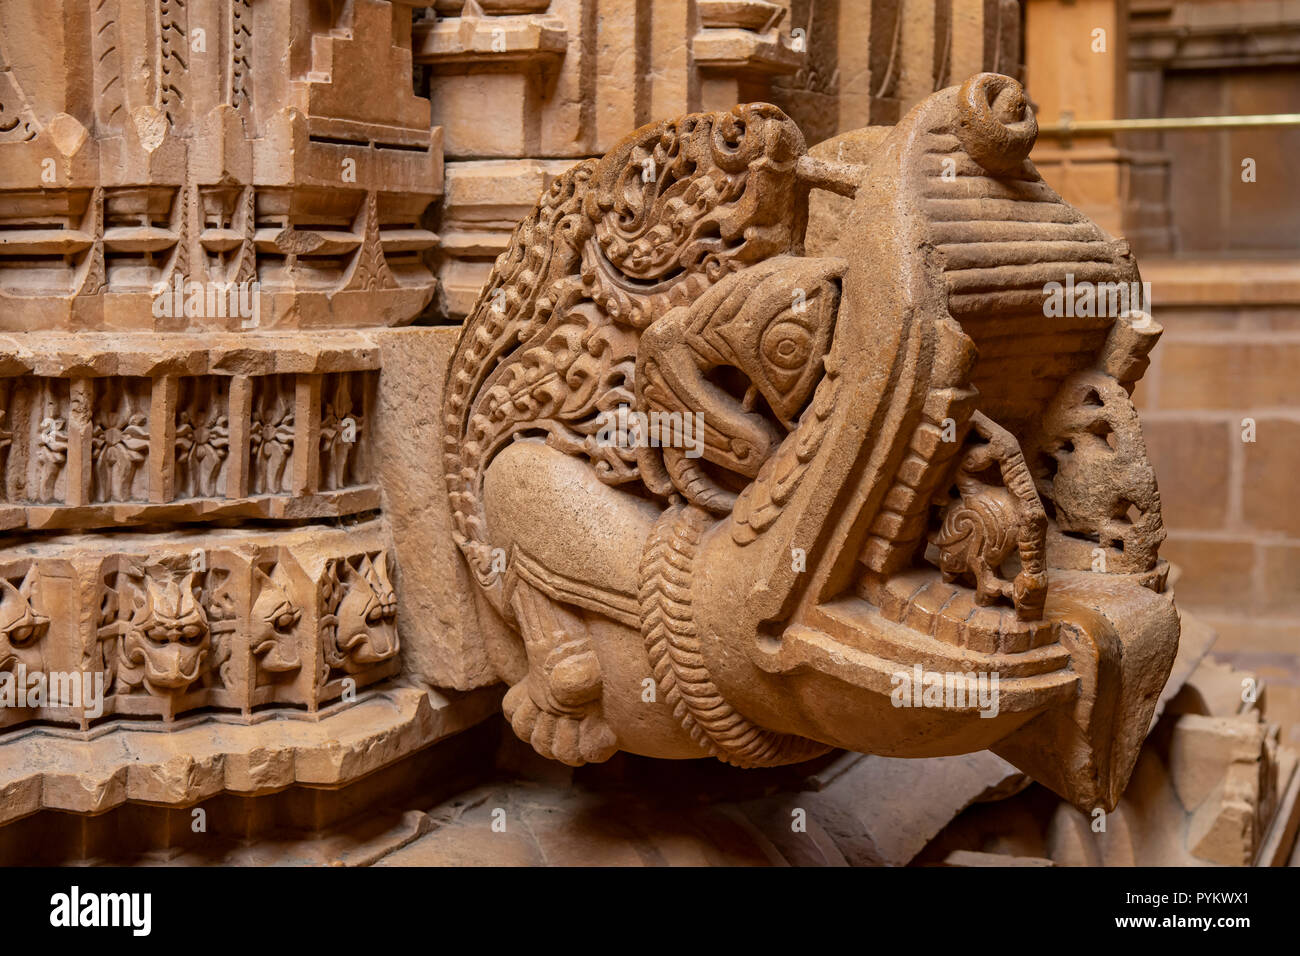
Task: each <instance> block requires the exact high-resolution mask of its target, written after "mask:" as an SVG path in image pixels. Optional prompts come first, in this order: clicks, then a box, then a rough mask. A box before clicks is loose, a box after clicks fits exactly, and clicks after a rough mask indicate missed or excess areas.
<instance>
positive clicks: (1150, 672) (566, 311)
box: [443, 74, 1178, 809]
mask: <svg viewBox="0 0 1300 956" xmlns="http://www.w3.org/2000/svg"><path fill="white" fill-rule="evenodd" d="M1036 135H1037V125H1036V122H1035V120H1034V117H1033V113H1032V110H1031V109H1030V107H1029V104H1028V102H1027V100H1026V98H1025V96H1024V93H1023V90H1021V88H1020V86H1019V84H1017V83H1016V82H1015V81H1014V80H1012V79H1010V78H1008V77H1003V76H997V75H994V74H980V75H978V76H975V77H972V78H971V79H970V80H968V81H966V82H965V83H964V84H962V85H961V86H960V87H951V88H949V89H946V90H942V91H940V92H938V93H935V94H933V95H932V96H930V97H929V98H927V99H926V100H925V101H923V102H922V103H921V104H919V105H918V106H917V107H916V108H915V109H914V110H912V112H911V113H909V114H908V116H907V117H905V118H904V119H903V120H902V121H901V122H900V123H899V124H898V126H897V127H895V128H894V129H892V130H888V131H886V130H879V129H876V130H862V131H856V132H853V133H849V134H845V135H844V136H842V137H837V138H836V140H832V141H829V142H828V143H824V144H821V145H819V146H818V147H816V148H815V149H814V150H813V151H811V152H810V151H808V150H807V149H806V148H805V146H804V142H803V138H802V136H801V134H800V133H799V131H798V129H797V127H795V126H794V124H793V123H792V122H791V121H790V119H789V118H788V117H786V116H785V115H784V114H783V113H781V111H780V110H778V109H776V108H775V107H773V106H769V105H767V104H752V105H748V106H738V107H736V108H735V109H733V110H732V111H730V112H727V113H701V114H692V115H690V116H684V117H680V118H678V119H675V120H666V121H663V122H659V123H655V124H652V125H650V126H647V127H644V128H643V129H641V130H638V131H636V132H635V133H633V134H631V135H630V136H629V137H627V139H625V140H624V141H623V142H622V143H620V144H619V145H618V146H617V147H615V149H613V150H612V151H611V152H610V153H609V154H607V155H606V156H605V157H603V158H602V159H599V160H589V161H587V162H584V163H580V164H578V165H577V166H576V167H574V168H573V169H572V170H570V171H569V172H567V173H566V174H564V175H563V176H561V177H560V178H559V179H558V180H557V181H556V182H555V184H554V185H553V186H552V188H551V189H550V190H549V191H548V193H547V194H546V195H545V196H543V198H542V200H541V201H540V202H539V204H538V206H537V208H536V209H535V210H534V211H533V213H532V214H531V215H530V216H529V217H528V218H527V219H526V220H525V221H524V222H523V223H521V224H520V226H519V227H518V228H517V229H516V231H515V234H514V237H513V239H512V242H511V246H510V248H509V249H508V250H507V252H506V253H504V254H503V255H502V256H501V257H500V258H499V259H498V261H497V263H496V267H495V269H494V271H493V273H492V275H491V277H490V278H489V280H488V283H487V285H486V287H485V288H484V290H483V292H482V295H481V296H480V299H479V301H478V304H477V305H476V307H475V309H474V311H473V314H472V315H471V316H470V318H469V319H468V320H467V322H466V324H465V327H464V330H463V332H462V334H461V339H460V343H459V345H458V348H457V351H456V354H455V355H454V356H453V360H452V363H451V367H450V369H449V371H448V377H447V386H446V392H445V397H444V407H443V421H444V432H445V436H446V439H445V441H446V443H445V446H444V452H445V465H444V473H445V474H446V475H447V482H448V499H449V502H450V505H451V512H452V520H453V536H454V538H455V540H456V542H457V544H458V545H459V546H460V548H461V550H462V552H463V554H464V556H465V558H466V562H467V566H468V568H469V570H470V572H471V574H472V576H473V579H474V581H475V582H476V584H477V586H478V587H479V588H480V590H481V592H482V596H483V598H484V599H485V600H484V607H485V611H484V613H488V614H492V615H494V616H496V617H498V618H499V619H500V620H499V621H498V622H493V626H492V627H491V628H485V630H491V631H492V632H493V633H496V632H497V631H498V630H500V628H501V626H504V627H505V628H506V629H508V630H509V631H511V632H513V633H515V634H517V635H518V644H517V645H512V646H511V647H505V646H496V645H492V644H489V645H487V646H486V647H485V648H484V650H483V653H484V656H485V657H487V658H489V659H491V660H492V663H493V666H495V668H496V670H497V674H498V676H499V677H500V678H501V679H502V680H503V681H505V682H506V683H508V684H509V685H510V689H509V691H508V692H507V694H506V696H505V699H504V710H505V713H506V715H507V717H508V718H509V720H510V722H511V725H512V727H513V728H514V730H515V732H516V733H517V734H518V735H519V736H520V737H522V738H523V739H525V740H527V741H529V742H530V743H531V744H532V745H533V747H534V748H535V749H537V750H538V752H540V753H542V754H543V755H545V756H548V757H554V758H556V759H559V760H562V761H564V762H566V763H570V764H580V763H583V762H585V761H596V760H603V759H606V758H607V757H608V756H609V755H610V754H612V753H613V752H614V751H616V750H618V749H625V750H629V751H632V752H636V753H641V754H645V755H649V756H657V757H670V758H681V757H691V756H713V757H717V758H719V759H721V760H724V761H727V762H729V763H733V764H736V765H739V766H770V765H775V764H782V763H791V762H795V761H799V760H803V759H807V758H809V757H811V756H813V755H816V754H818V753H821V752H824V751H825V750H826V749H827V748H829V747H843V748H848V749H852V750H858V751H863V752H869V753H878V754H884V755H889V756H902V757H926V756H940V755H945V754H957V753H966V752H970V751H975V750H979V749H983V748H992V749H994V750H995V751H996V752H997V753H999V754H1001V755H1002V756H1004V757H1006V758H1007V759H1008V760H1011V761H1012V762H1014V763H1016V764H1017V765H1018V766H1020V767H1021V768H1022V769H1025V770H1026V771H1027V772H1029V773H1030V774H1032V775H1033V776H1034V777H1035V778H1036V779H1038V780H1040V781H1041V782H1043V783H1044V784H1046V785H1047V786H1049V787H1052V788H1054V789H1056V790H1057V791H1058V792H1060V793H1062V794H1064V795H1065V796H1067V797H1068V798H1069V799H1071V800H1073V801H1075V802H1076V803H1077V804H1078V805H1079V806H1084V807H1088V808H1090V809H1091V808H1093V807H1095V806H1113V805H1114V803H1115V801H1116V800H1118V798H1119V794H1120V792H1121V791H1122V789H1123V786H1124V784H1125V783H1126V782H1127V778H1128V775H1129V773H1130V771H1131V769H1132V766H1133V761H1134V759H1136V753H1137V748H1138V745H1139V743H1140V741H1141V740H1142V739H1143V736H1144V735H1145V732H1146V729H1147V726H1148V724H1149V721H1150V718H1151V713H1152V707H1153V706H1154V701H1155V699H1156V696H1157V693H1158V690H1159V687H1160V685H1161V684H1162V683H1163V681H1164V680H1165V677H1166V676H1167V674H1168V670H1169V666H1170V664H1171V662H1172V658H1173V651H1174V649H1175V648H1176V645H1177V631H1178V623H1177V616H1176V614H1175V613H1174V611H1173V607H1172V603H1171V601H1170V599H1169V597H1168V596H1167V595H1164V594H1162V593H1160V592H1161V590H1162V587H1163V576H1162V574H1161V573H1159V571H1160V568H1159V564H1160V563H1159V559H1158V556H1157V554H1156V546H1157V545H1158V543H1159V540H1158V537H1159V536H1158V534H1157V533H1156V531H1155V530H1154V528H1155V527H1156V526H1155V525H1154V524H1153V523H1152V522H1155V521H1158V502H1156V501H1155V500H1154V498H1153V496H1154V480H1153V479H1152V480H1151V482H1150V483H1148V484H1144V481H1146V477H1149V476H1147V474H1146V472H1144V471H1143V469H1144V468H1146V469H1147V471H1149V466H1146V464H1145V449H1144V448H1142V447H1141V445H1140V436H1139V439H1138V441H1137V442H1133V441H1130V442H1128V443H1127V444H1124V445H1123V446H1122V449H1121V450H1120V451H1117V452H1115V454H1116V455H1117V456H1118V457H1116V458H1114V460H1113V461H1109V460H1108V461H1109V463H1108V464H1105V465H1104V466H1102V465H1101V464H1098V463H1100V462H1101V458H1100V457H1095V458H1094V466H1093V467H1091V468H1089V469H1087V470H1086V474H1085V471H1084V470H1076V468H1075V466H1074V465H1067V464H1065V463H1062V464H1061V465H1060V467H1058V469H1057V471H1056V473H1055V477H1056V480H1055V481H1049V480H1046V477H1045V476H1044V475H1043V474H1042V472H1041V466H1040V459H1039V457H1038V452H1039V450H1040V444H1041V441H1040V440H1044V439H1043V436H1048V438H1050V439H1051V440H1052V441H1056V440H1057V439H1058V438H1059V439H1060V442H1061V443H1060V444H1057V445H1055V446H1052V450H1055V451H1058V452H1059V451H1061V450H1062V449H1064V448H1065V445H1064V444H1063V443H1064V442H1065V441H1067V440H1069V439H1068V434H1069V433H1071V430H1072V429H1073V430H1076V431H1077V430H1078V429H1080V428H1081V429H1083V430H1084V431H1085V432H1087V434H1089V435H1092V436H1094V437H1098V439H1099V440H1102V441H1105V436H1104V435H1101V434H1100V432H1099V431H1098V429H1100V428H1103V427H1109V428H1112V429H1113V430H1114V431H1115V432H1116V433H1117V434H1120V433H1123V434H1125V435H1132V434H1134V433H1135V432H1134V427H1135V423H1136V418H1137V416H1136V412H1135V411H1134V410H1133V409H1132V405H1131V402H1130V400H1129V398H1128V395H1129V393H1130V392H1131V389H1132V385H1133V382H1134V381H1135V380H1136V378H1137V377H1138V375H1140V371H1141V368H1142V366H1143V364H1144V361H1145V352H1146V351H1147V350H1149V349H1150V347H1151V346H1152V345H1153V344H1154V341H1155V338H1156V337H1158V327H1153V328H1154V331H1152V330H1148V331H1145V332H1141V333H1137V332H1134V331H1133V329H1131V328H1129V327H1128V326H1124V327H1123V328H1121V327H1120V326H1121V325H1123V323H1121V322H1120V321H1119V320H1118V318H1117V317H1116V316H1113V315H1110V316H1107V315H1100V316H1087V317H1071V319H1070V320H1069V321H1068V322H1067V321H1065V320H1062V319H1060V318H1059V316H1053V315H1050V314H1048V313H1046V312H1045V311H1044V289H1045V287H1047V286H1048V285H1050V284H1051V283H1053V282H1056V283H1061V282H1063V281H1065V279H1066V273H1069V274H1070V275H1072V276H1074V278H1075V279H1086V280H1087V281H1093V282H1103V281H1104V282H1132V281H1136V280H1137V270H1136V265H1135V264H1134V262H1133V260H1132V257H1131V256H1130V255H1129V253H1128V250H1127V247H1126V246H1124V244H1123V243H1122V242H1116V241H1115V240H1112V239H1111V238H1110V237H1109V236H1107V235H1106V234H1105V233H1104V232H1103V231H1102V230H1101V229H1100V228H1098V227H1097V226H1096V225H1094V224H1093V223H1091V222H1090V221H1089V220H1088V219H1087V218H1086V217H1085V216H1083V215H1082V214H1081V213H1079V212H1078V211H1077V210H1075V209H1072V208H1071V207H1070V206H1069V205H1068V204H1066V203H1065V202H1064V201H1062V199H1061V198H1060V196H1058V195H1057V194H1056V193H1055V192H1053V191H1052V189H1051V188H1050V187H1049V186H1048V185H1047V184H1046V183H1045V182H1043V180H1042V178H1041V177H1040V176H1039V175H1038V173H1037V171H1036V170H1035V169H1034V167H1033V164H1032V163H1030V162H1029V160H1028V155H1029V151H1030V149H1031V147H1032V146H1033V143H1034V139H1035V137H1036ZM846 156H847V157H849V158H850V159H851V160H852V161H845V159H844V157H846ZM647 169H649V170H652V172H653V175H649V174H646V173H645V171H646V170H647ZM814 189H817V190H821V191H822V192H823V194H824V195H823V196H822V197H821V198H823V199H827V196H826V195H825V194H830V195H829V199H827V202H830V201H831V200H833V201H834V202H836V203H839V205H838V206H834V205H830V206H828V205H826V204H820V205H818V206H817V207H816V208H818V209H821V210H822V212H821V213H819V214H818V215H817V216H814V217H813V218H812V220H811V221H810V219H809V217H810V212H809V209H810V208H811V207H810V205H809V203H808V196H809V192H810V191H811V190H814ZM828 210H829V211H828ZM806 235H807V236H813V235H815V236H816V237H817V243H818V247H819V248H820V249H821V250H824V251H825V252H826V254H825V255H819V256H807V255H805V254H804V250H805V237H806ZM611 343H619V346H618V347H613V346H612V345H611ZM629 355H633V356H634V361H629V360H628V357H629ZM1080 376H1094V377H1096V378H1097V382H1098V388H1097V396H1098V401H1099V403H1100V404H1099V406H1098V409H1094V410H1093V411H1092V412H1089V415H1090V416H1091V417H1087V420H1086V421H1085V420H1084V418H1078V420H1076V418H1075V417H1072V414H1066V413H1065V412H1064V411H1062V410H1063V409H1066V408H1067V407H1068V408H1073V407H1074V406H1075V404H1077V402H1076V401H1075V398H1074V397H1073V395H1074V392H1073V389H1074V387H1075V383H1076V382H1078V381H1079V380H1080ZM1085 404H1086V402H1085ZM611 409H619V410H621V411H624V412H626V413H627V415H628V416H636V417H638V418H639V419H640V420H641V421H642V422H643V423H644V424H647V425H648V426H649V427H648V428H638V429H637V430H635V431H633V432H630V433H631V434H633V436H634V438H635V440H633V441H628V440H625V439H626V435H627V433H629V432H627V431H625V432H620V433H619V435H618V437H619V440H618V441H610V440H609V435H608V432H607V431H606V426H605V422H606V420H607V418H608V413H609V411H610V410H611ZM665 421H667V422H669V423H670V424H672V425H673V426H674V428H676V429H677V430H674V429H673V428H670V429H669V430H668V431H667V432H665V430H664V428H663V427H662V426H663V423H664V422H665ZM656 423H658V424H659V425H660V427H659V428H658V429H656V427H655V426H656ZM688 426H689V427H688ZM691 428H694V429H695V431H693V432H692V431H691V430H690V429H691ZM1042 447H1047V446H1046V445H1043V446H1042ZM1094 484H1095V485H1098V486H1100V487H1092V486H1093V485H1094ZM1125 501H1128V502H1130V503H1133V502H1136V503H1139V504H1143V505H1144V507H1145V510H1146V513H1147V514H1148V515H1154V517H1152V518H1148V519H1147V523H1146V524H1143V523H1142V521H1140V520H1135V521H1133V523H1132V527H1131V528H1126V529H1122V534H1121V529H1120V528H1119V525H1118V524H1117V523H1116V522H1117V521H1118V516H1117V515H1116V514H1115V512H1116V511H1117V509H1118V508H1119V507H1120V505H1121V504H1122V503H1123V502H1125ZM1112 519H1113V520H1112ZM1066 534H1069V535H1072V536H1079V537H1080V538H1082V539H1087V538H1088V537H1089V536H1093V537H1094V539H1095V540H1088V541H1087V543H1088V544H1089V545H1095V546H1100V545H1101V538H1103V537H1106V538H1107V541H1108V542H1109V541H1110V540H1111V539H1114V540H1123V542H1124V550H1125V552H1126V553H1127V554H1129V555H1131V556H1135V558H1134V561H1133V563H1132V565H1124V566H1113V567H1111V568H1109V569H1108V570H1104V571H1098V570H1096V569H1094V568H1090V567H1089V566H1087V565H1084V566H1080V565H1079V564H1078V563H1077V562H1073V561H1063V562H1057V563H1053V551H1052V550H1051V548H1049V542H1051V541H1055V540H1057V539H1058V538H1060V537H1062V536H1064V535H1066ZM977 674H984V675H985V677H986V678H988V677H990V676H991V675H994V674H996V675H998V680H1000V682H1001V683H1000V684H999V687H1000V692H998V693H996V694H995V695H994V697H995V702H993V703H990V704H988V705H987V706H982V707H981V706H972V705H971V703H970V700H969V699H968V695H967V690H970V693H971V695H973V694H974V689H973V688H969V687H968V686H967V684H966V681H967V679H968V678H972V679H973V675H977ZM949 678H951V679H949ZM647 681H650V682H651V683H653V684H654V686H655V687H656V690H657V694H656V697H655V699H654V700H653V701H648V702H647V701H646V700H645V699H644V697H643V693H642V692H643V688H644V687H645V684H646V682H647ZM936 681H937V684H938V687H939V690H940V691H941V693H939V694H938V695H937V697H936V695H935V693H934V684H935V682H936ZM958 681H960V682H962V688H961V691H962V692H961V695H960V697H958V696H957V695H956V688H955V687H954V684H955V683H956V682H958ZM1108 681H1109V682H1112V683H1109V684H1107V683H1106V682H1108ZM912 683H915V684H916V690H915V693H913V692H912V689H911V686H910V685H911V684H912ZM1103 684H1105V685H1106V686H1101V685H1103ZM945 686H946V687H947V692H943V691H944V688H945ZM927 687H929V693H928V694H927V693H923V692H924V691H925V690H926V688H927ZM629 701H641V702H642V703H641V704H638V705H636V706H630V705H629V704H628V702H629Z"/></svg>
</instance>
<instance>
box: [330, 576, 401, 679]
mask: <svg viewBox="0 0 1300 956" xmlns="http://www.w3.org/2000/svg"><path fill="white" fill-rule="evenodd" d="M353 560H355V561H356V565H355V566H354V564H353V561H352V560H348V559H343V558H339V559H336V560H335V561H334V562H333V564H332V567H331V569H330V570H329V572H328V573H327V575H326V578H327V580H328V581H329V586H328V588H327V595H328V596H327V597H326V607H327V608H330V609H331V610H330V611H329V613H328V615H327V621H326V624H325V626H326V628H327V630H328V632H329V633H327V639H326V640H325V641H324V645H323V646H324V657H325V663H326V665H327V666H328V667H332V668H340V669H342V670H343V671H346V672H347V673H350V674H351V673H356V672H357V671H359V670H361V669H362V668H364V667H367V666H369V665H371V664H377V663H379V662H381V661H386V660H388V659H389V658H391V657H394V656H396V655H397V653H398V651H399V650H400V649H401V644H400V641H399V640H398V636H397V625H396V618H397V595H396V594H395V593H394V591H393V585H392V584H391V583H390V581H389V580H388V554H387V552H384V551H380V552H378V553H377V554H374V555H370V554H363V555H361V556H360V558H359V559H353Z"/></svg>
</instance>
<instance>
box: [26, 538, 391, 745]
mask: <svg viewBox="0 0 1300 956" xmlns="http://www.w3.org/2000/svg"><path fill="white" fill-rule="evenodd" d="M155 546H156V547H157V548H158V550H157V551H154V550H152V548H153V547H155ZM187 549H188V550H187ZM31 550H32V551H33V552H35V554H34V555H32V556H25V557H22V558H14V557H10V558H9V559H8V560H0V727H5V726H10V727H12V726H14V725H17V724H21V723H25V722H28V721H31V720H46V721H54V722H57V723H71V724H74V725H80V726H82V727H85V726H87V725H88V724H90V723H92V722H95V721H97V720H100V719H102V718H106V717H109V716H112V715H115V714H116V715H136V716H162V717H165V718H171V717H174V716H175V715H177V714H178V713H181V712H184V711H190V710H194V709H196V708H218V709H227V710H238V711H242V712H244V713H248V712H249V711H250V710H251V709H252V708H254V707H257V706H260V705H264V704H271V703H278V704H295V705H300V706H305V707H307V708H308V709H309V710H315V709H316V707H318V706H319V705H321V704H323V703H326V702H328V701H331V700H335V699H337V698H340V697H342V698H344V699H345V700H347V699H350V697H351V695H352V693H353V692H355V690H356V689H358V688H359V687H361V686H364V685H365V684H368V683H372V682H373V681H375V680H379V679H381V678H383V677H386V676H389V675H390V674H392V673H394V672H395V671H396V669H397V665H398V660H397V653H398V648H399V643H398V636H397V629H396V612H397V605H396V596H395V593H394V590H393V585H392V582H391V579H390V557H389V553H390V550H389V546H388V540H387V536H386V529H385V528H384V527H383V526H382V522H376V521H372V522H368V523H367V524H364V525H360V526H357V527H356V528H354V529H349V530H346V531H345V530H343V529H334V528H329V529H325V528H320V529H309V530H297V531H290V532H283V533H274V532H265V533H262V534H261V535H259V536H247V535H246V536H236V537H235V538H234V539H231V537H230V536H229V535H225V536H222V535H220V534H219V535H214V536H202V537H199V538H196V539H193V540H192V541H191V542H185V541H183V540H180V539H177V538H175V537H172V538H170V539H168V540H163V539H157V540H152V539H150V540H148V541H141V542H140V546H139V547H135V548H133V549H132V550H130V551H122V550H119V551H112V550H108V549H102V548H101V549H99V551H98V552H97V553H95V552H92V553H91V554H89V555H88V554H87V550H88V546H87V544H86V542H85V540H84V539H82V540H81V541H80V542H79V543H77V544H75V545H73V544H71V543H67V544H59V543H57V539H56V543H54V544H48V545H46V544H42V545H40V546H37V547H35V548H32V549H31Z"/></svg>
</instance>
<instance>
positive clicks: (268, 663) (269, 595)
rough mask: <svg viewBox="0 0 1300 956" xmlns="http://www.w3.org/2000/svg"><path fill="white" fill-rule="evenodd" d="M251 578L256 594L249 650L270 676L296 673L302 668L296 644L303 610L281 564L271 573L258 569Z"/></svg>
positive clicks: (252, 612)
mask: <svg viewBox="0 0 1300 956" xmlns="http://www.w3.org/2000/svg"><path fill="white" fill-rule="evenodd" d="M253 576H254V578H255V579H256V581H257V586H258V592H257V599H256V600H255V601H254V602H253V608H252V611H251V612H250V613H249V615H248V620H249V627H250V633H249V647H251V648H252V651H253V654H254V656H255V657H257V659H258V666H259V667H261V668H262V669H263V670H266V671H269V672H271V673H273V674H279V673H285V672H288V671H295V670H297V669H298V668H299V667H301V666H302V658H301V655H300V654H299V653H298V647H297V644H296V643H295V631H296V629H297V627H298V624H299V622H300V621H301V620H302V608H300V607H298V606H297V605H296V604H295V603H294V602H293V598H292V597H291V594H292V591H293V582H292V581H290V580H289V576H288V574H287V573H286V572H285V570H284V568H283V567H282V566H281V565H280V564H276V565H275V567H273V568H272V569H271V573H270V574H267V573H266V572H265V571H263V570H262V569H261V568H257V569H255V571H254V575H253Z"/></svg>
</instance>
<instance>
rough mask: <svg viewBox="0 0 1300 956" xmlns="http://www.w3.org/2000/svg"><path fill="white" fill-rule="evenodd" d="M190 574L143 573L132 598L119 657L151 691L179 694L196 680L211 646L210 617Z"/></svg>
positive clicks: (159, 693) (163, 693) (163, 694)
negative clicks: (140, 585) (140, 672)
mask: <svg viewBox="0 0 1300 956" xmlns="http://www.w3.org/2000/svg"><path fill="white" fill-rule="evenodd" d="M195 587H196V585H195V581H194V574H193V573H189V574H186V575H185V577H184V578H183V579H182V580H181V581H180V582H177V581H176V580H174V579H170V578H169V579H168V580H166V581H165V582H160V581H158V580H157V579H156V578H154V577H153V576H152V575H146V577H145V580H144V588H143V591H142V592H141V593H139V594H137V595H136V596H135V610H134V613H133V614H132V616H131V621H130V624H129V626H128V630H127V633H126V637H125V639H124V641H123V644H122V656H123V658H124V660H125V663H126V665H127V666H128V667H131V668H142V669H143V681H144V684H145V686H146V687H147V688H148V689H149V691H150V693H153V694H158V695H160V696H166V695H168V694H180V693H182V692H184V691H185V690H186V689H187V688H188V687H189V686H190V685H191V684H193V683H194V682H195V681H196V680H198V679H199V676H200V674H201V672H202V669H203V665H204V662H205V661H206V660H207V658H208V655H209V653H210V650H211V632H210V631H209V628H208V616H207V613H206V612H205V611H204V609H203V605H202V604H201V603H200V602H199V600H198V596H197V594H196V592H195Z"/></svg>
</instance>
